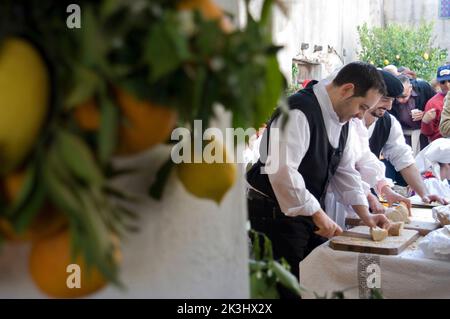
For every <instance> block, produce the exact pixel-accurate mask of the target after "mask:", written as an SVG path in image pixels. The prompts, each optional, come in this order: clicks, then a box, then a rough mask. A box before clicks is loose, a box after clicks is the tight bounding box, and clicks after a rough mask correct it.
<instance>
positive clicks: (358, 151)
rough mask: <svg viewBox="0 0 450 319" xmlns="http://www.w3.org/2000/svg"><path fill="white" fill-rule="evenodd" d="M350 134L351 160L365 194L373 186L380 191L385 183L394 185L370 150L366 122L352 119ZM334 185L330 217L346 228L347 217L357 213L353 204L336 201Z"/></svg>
mask: <svg viewBox="0 0 450 319" xmlns="http://www.w3.org/2000/svg"><path fill="white" fill-rule="evenodd" d="M349 136H350V139H349V143H350V144H351V145H350V150H351V153H352V158H351V162H352V165H354V167H355V168H356V170H357V171H358V172H359V173H360V175H361V178H362V181H363V188H364V193H365V195H366V196H367V195H368V194H369V193H370V189H371V188H375V189H378V191H379V190H381V188H382V187H383V186H385V185H390V186H392V185H393V183H392V181H391V180H390V179H388V178H386V177H385V172H386V168H385V166H384V164H383V163H382V162H381V161H380V160H379V159H378V158H377V157H376V156H375V154H373V153H372V151H371V150H370V147H369V135H368V131H367V128H366V127H365V125H364V122H363V121H361V120H359V119H352V120H351V121H350V126H349ZM334 187H336V186H335V185H334V184H333V183H332V184H330V187H329V188H328V192H327V197H326V199H325V207H326V210H327V214H328V215H329V216H330V218H332V219H333V220H334V221H335V222H336V223H337V224H338V225H339V226H341V227H343V228H345V218H346V217H355V216H357V215H356V213H355V212H354V210H353V209H352V207H351V206H349V205H343V204H341V203H339V202H342V201H336V199H337V198H336V196H335V194H336V193H338V192H336V190H335V189H334Z"/></svg>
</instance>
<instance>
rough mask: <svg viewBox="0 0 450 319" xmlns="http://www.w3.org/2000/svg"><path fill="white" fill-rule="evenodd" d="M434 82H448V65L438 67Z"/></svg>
mask: <svg viewBox="0 0 450 319" xmlns="http://www.w3.org/2000/svg"><path fill="white" fill-rule="evenodd" d="M436 80H438V81H439V82H441V81H445V80H449V81H450V64H448V65H444V66H440V67H439V68H438V72H437V77H436Z"/></svg>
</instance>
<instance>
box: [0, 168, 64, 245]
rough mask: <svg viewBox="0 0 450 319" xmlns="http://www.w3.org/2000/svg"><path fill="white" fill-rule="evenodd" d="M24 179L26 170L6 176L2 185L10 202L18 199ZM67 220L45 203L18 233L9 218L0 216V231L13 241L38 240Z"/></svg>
mask: <svg viewBox="0 0 450 319" xmlns="http://www.w3.org/2000/svg"><path fill="white" fill-rule="evenodd" d="M24 180H25V171H24V170H20V171H17V172H14V173H11V174H9V175H8V176H6V177H5V178H4V180H3V182H2V185H1V186H2V189H3V192H4V195H5V198H6V200H7V201H8V203H12V202H14V201H15V200H16V199H17V197H18V196H19V193H20V191H21V189H22V185H23V182H24ZM67 222H68V221H67V218H66V217H65V216H64V215H63V214H61V213H59V212H58V211H57V210H56V209H55V208H54V207H52V206H51V205H50V204H48V203H45V204H44V207H43V208H42V209H41V210H40V211H39V212H38V213H37V214H36V216H35V218H34V219H33V221H32V222H31V225H30V226H29V228H28V229H27V230H26V231H24V232H23V233H21V234H18V233H17V232H16V231H15V230H14V228H13V226H12V225H11V223H10V222H9V221H8V220H7V219H5V218H0V233H1V234H2V235H3V236H4V237H5V238H6V239H8V240H11V241H29V240H37V239H39V238H43V237H46V236H49V235H52V234H53V233H55V232H57V231H59V230H60V229H61V228H63V227H64V226H66V225H67Z"/></svg>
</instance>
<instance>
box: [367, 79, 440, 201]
mask: <svg viewBox="0 0 450 319" xmlns="http://www.w3.org/2000/svg"><path fill="white" fill-rule="evenodd" d="M380 73H381V74H382V75H383V79H384V82H385V84H386V88H387V94H386V95H385V96H383V97H382V98H381V99H380V100H379V102H378V103H377V104H376V105H374V106H373V107H372V108H370V109H369V110H368V111H367V112H366V113H365V115H364V122H365V124H366V127H367V129H368V130H369V145H370V149H371V151H372V153H374V154H375V155H376V156H377V157H380V155H381V154H383V156H384V158H385V159H386V160H388V161H389V162H390V163H392V164H393V165H394V168H395V170H396V171H397V172H400V174H401V175H402V177H403V178H404V179H405V181H406V183H407V184H408V185H410V186H411V187H412V188H413V189H414V190H415V192H416V193H417V195H419V196H420V197H421V198H422V201H423V202H424V203H430V202H432V201H438V202H441V203H442V204H445V203H446V201H445V200H444V199H443V198H441V197H439V196H437V195H432V194H427V189H426V187H425V185H424V183H423V180H422V177H421V175H420V173H419V170H418V169H417V167H416V164H415V163H416V162H415V160H414V156H413V153H412V149H411V147H410V146H409V145H408V144H406V141H405V138H404V136H403V132H402V127H401V125H400V123H399V122H398V120H397V119H396V118H395V117H394V116H393V115H391V114H389V113H388V112H387V111H389V110H391V108H392V103H393V102H394V100H395V98H396V97H397V96H399V95H401V94H402V93H403V84H402V82H401V81H400V80H399V79H397V78H396V77H395V76H393V75H391V74H390V73H388V72H385V71H380Z"/></svg>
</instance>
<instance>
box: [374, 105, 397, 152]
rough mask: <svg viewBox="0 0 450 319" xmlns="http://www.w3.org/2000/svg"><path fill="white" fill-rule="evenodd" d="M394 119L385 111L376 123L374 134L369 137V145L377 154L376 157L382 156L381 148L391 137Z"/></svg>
mask: <svg viewBox="0 0 450 319" xmlns="http://www.w3.org/2000/svg"><path fill="white" fill-rule="evenodd" d="M391 126H392V119H391V116H390V114H389V113H388V112H385V113H384V116H383V117H382V118H379V119H378V121H377V122H376V123H375V128H374V130H373V134H372V136H371V137H370V139H369V146H370V150H371V151H372V153H374V154H375V156H376V157H378V158H379V157H380V155H381V150H382V149H383V147H384V145H386V142H387V140H388V138H389V134H390V133H391Z"/></svg>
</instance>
